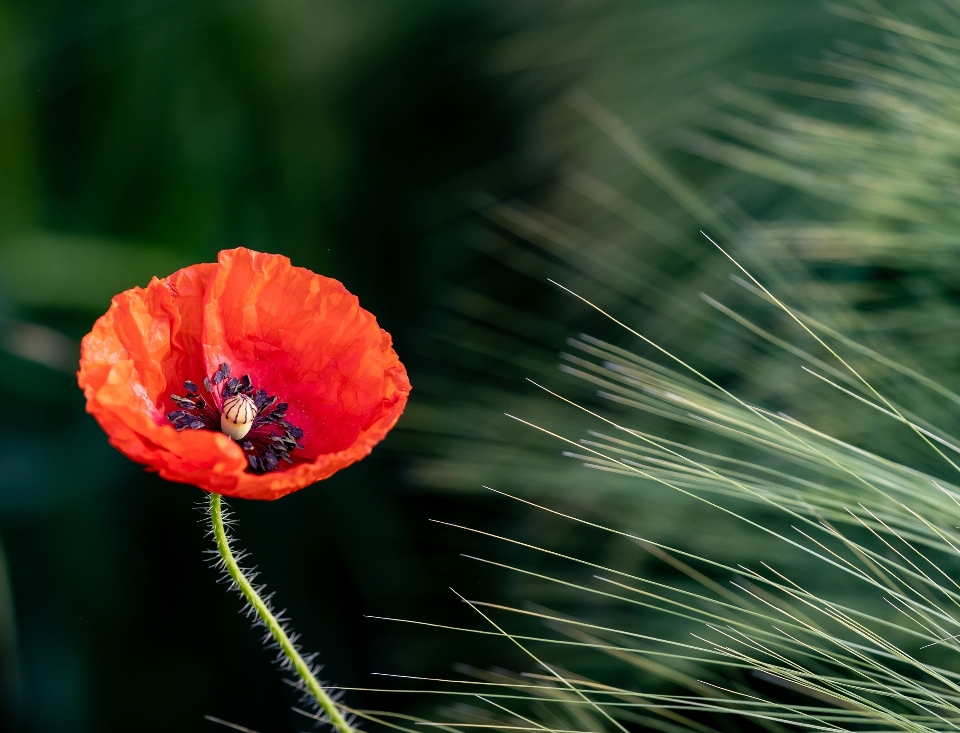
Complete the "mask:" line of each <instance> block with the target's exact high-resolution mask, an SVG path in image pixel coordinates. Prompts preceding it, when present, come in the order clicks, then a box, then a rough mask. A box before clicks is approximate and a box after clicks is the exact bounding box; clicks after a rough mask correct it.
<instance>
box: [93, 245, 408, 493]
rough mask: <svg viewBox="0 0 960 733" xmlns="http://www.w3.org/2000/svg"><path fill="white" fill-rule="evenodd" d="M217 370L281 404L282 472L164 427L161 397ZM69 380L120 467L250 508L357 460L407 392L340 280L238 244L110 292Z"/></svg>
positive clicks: (216, 440) (377, 334)
mask: <svg viewBox="0 0 960 733" xmlns="http://www.w3.org/2000/svg"><path fill="white" fill-rule="evenodd" d="M223 364H226V365H228V366H229V370H230V372H231V373H232V374H233V375H235V376H236V377H240V376H241V375H249V376H250V380H251V381H252V383H253V385H255V387H256V388H258V389H263V390H265V391H266V392H267V393H268V394H270V395H276V396H277V397H278V398H279V399H280V400H281V401H283V402H285V403H287V405H288V408H287V412H286V419H287V420H289V422H290V423H292V424H293V425H295V426H297V427H298V428H299V429H300V430H302V438H301V439H300V440H299V446H300V447H298V448H297V449H296V450H294V451H293V452H292V454H291V455H290V457H291V459H292V461H293V462H292V463H289V464H288V463H285V462H281V463H280V465H279V467H278V468H277V469H276V470H272V471H270V472H265V473H255V472H252V471H251V470H250V464H249V463H248V458H247V456H246V455H245V453H244V449H242V448H241V446H240V444H239V443H238V442H236V441H234V440H233V439H231V438H230V437H228V436H227V435H225V434H224V433H222V432H219V431H217V430H213V429H210V430H208V429H198V430H192V429H187V430H184V429H181V430H179V431H178V430H177V429H176V428H174V426H173V425H172V424H171V421H170V419H168V417H167V416H168V415H169V414H171V413H172V411H175V410H176V409H177V407H178V404H179V403H177V404H175V403H174V401H173V399H172V397H171V395H182V394H183V393H184V383H185V382H187V381H190V382H194V383H196V384H200V383H201V382H202V381H203V380H204V379H205V378H207V377H209V376H210V375H213V374H215V373H216V372H217V370H218V369H219V368H220V366H221V365H223ZM78 381H79V383H80V387H81V388H82V389H83V391H84V395H85V396H86V399H87V411H88V412H89V413H90V414H92V415H93V416H94V417H95V418H96V420H97V422H99V423H100V425H101V427H103V429H104V430H105V431H106V433H107V435H108V436H109V440H110V443H111V444H112V445H113V446H115V447H116V448H118V449H119V450H120V451H122V452H123V453H124V454H126V455H127V456H128V457H129V458H131V459H132V460H134V461H137V462H138V463H142V464H145V465H146V466H147V467H148V469H150V470H155V471H157V472H159V474H160V475H161V476H163V477H164V478H166V479H169V480H171V481H179V482H183V483H189V484H194V485H196V486H199V487H200V488H202V489H205V490H207V491H211V492H216V493H219V494H224V495H226V496H236V497H243V498H250V499H276V498H279V497H281V496H284V495H285V494H288V493H290V492H292V491H296V490H298V489H301V488H303V487H304V486H308V485H310V484H312V483H314V482H316V481H319V480H321V479H325V478H327V477H329V476H331V475H332V474H334V473H335V472H337V471H339V470H340V469H341V468H345V467H346V466H349V465H350V464H351V463H353V462H355V461H357V460H360V459H361V458H363V457H364V456H366V455H367V454H368V453H370V451H371V450H372V449H373V446H374V445H376V444H377V443H378V442H379V441H380V440H382V439H383V437H384V436H385V435H386V434H387V432H389V430H390V429H391V428H392V427H393V426H394V424H395V423H396V422H397V419H398V418H399V417H400V414H401V413H402V412H403V409H404V407H405V405H406V402H407V395H408V394H409V392H410V382H409V380H408V379H407V373H406V370H405V369H404V367H403V364H401V363H400V360H399V358H398V357H397V354H396V352H394V350H393V348H392V347H391V340H390V335H389V334H388V333H387V332H386V331H384V330H383V329H381V328H380V327H379V326H378V325H377V321H376V319H375V318H374V316H373V315H372V314H371V313H369V312H368V311H366V310H364V309H363V308H361V307H360V304H359V301H358V300H357V298H356V297H355V296H354V295H351V294H350V293H349V292H347V290H346V289H345V288H344V287H343V285H341V284H340V283H339V282H337V281H336V280H332V279H330V278H327V277H323V276H322V275H317V274H315V273H312V272H310V271H309V270H305V269H303V268H299V267H293V266H292V265H291V264H290V260H288V259H287V258H286V257H283V256H280V255H270V254H263V253H260V252H253V251H251V250H247V249H243V248H239V249H234V250H227V251H224V252H221V253H220V255H219V257H218V261H217V263H216V264H201V265H193V266H191V267H187V268H184V269H183V270H180V271H178V272H175V273H174V274H173V275H171V276H170V277H167V278H164V279H162V280H160V279H157V278H154V279H153V280H152V281H151V282H150V284H149V285H148V286H147V287H146V288H133V289H132V290H127V291H125V292H123V293H120V294H119V295H117V296H116V297H115V298H114V299H113V302H112V303H111V305H110V309H109V310H108V311H107V312H106V313H105V314H104V315H103V316H101V317H100V318H99V319H98V320H97V322H96V323H95V324H94V326H93V330H92V331H91V332H90V333H89V334H87V336H86V337H84V339H83V344H82V348H81V357H80V371H79V374H78ZM179 399H181V401H182V400H183V398H179ZM188 422H189V420H188Z"/></svg>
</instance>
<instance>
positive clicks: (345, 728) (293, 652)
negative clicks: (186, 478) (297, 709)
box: [210, 494, 354, 733]
mask: <svg viewBox="0 0 960 733" xmlns="http://www.w3.org/2000/svg"><path fill="white" fill-rule="evenodd" d="M210 523H211V524H212V525H213V535H214V538H215V539H216V542H217V551H218V552H219V553H220V557H221V558H222V559H223V563H224V565H225V566H226V569H227V573H229V575H230V578H231V579H232V580H233V582H234V583H236V585H237V587H238V588H239V589H240V592H241V593H243V597H244V598H246V599H247V601H248V602H249V603H250V605H251V606H252V607H253V609H254V611H255V612H256V614H257V616H258V617H259V619H260V620H261V621H263V624H264V626H266V627H267V630H268V631H269V632H270V635H271V636H273V638H274V640H276V642H277V644H278V645H279V646H280V650H281V651H282V652H283V655H284V656H285V657H286V658H287V659H288V660H289V662H290V664H291V666H292V667H293V669H294V671H296V673H297V675H298V676H299V677H300V679H301V680H302V681H303V684H304V685H306V687H307V689H308V690H309V691H310V694H311V695H313V697H314V699H315V700H316V701H317V704H319V705H320V707H321V708H322V709H323V712H324V713H326V715H327V717H328V718H329V719H330V722H331V723H332V724H333V725H334V726H335V727H336V728H337V730H338V731H339V732H340V733H354V730H353V728H351V727H350V724H349V723H347V720H346V718H344V717H343V713H341V712H340V709H339V708H338V707H337V705H336V703H335V702H334V701H333V700H332V699H331V698H330V696H329V695H328V694H327V693H326V691H325V690H324V689H323V685H321V684H320V682H319V680H317V678H316V677H315V676H314V675H313V672H311V671H310V665H308V664H307V663H306V661H305V660H304V658H303V657H302V656H300V652H298V651H297V648H296V646H294V644H293V642H292V641H291V640H290V637H289V636H287V633H286V632H285V631H284V630H283V627H282V626H281V625H280V622H279V621H277V618H276V617H275V616H274V615H273V613H272V612H271V611H270V608H269V607H268V606H267V604H266V603H265V602H264V600H263V599H262V598H261V597H260V596H259V595H258V594H257V591H256V590H255V589H254V587H253V585H251V583H250V581H249V580H248V579H247V577H246V576H245V575H244V574H243V571H242V570H241V569H240V566H239V565H238V564H237V560H236V558H235V557H234V556H233V552H232V551H231V549H230V541H229V539H228V538H227V530H226V527H225V526H224V523H223V502H222V499H221V497H220V495H219V494H210Z"/></svg>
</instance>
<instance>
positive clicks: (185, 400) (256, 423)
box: [167, 364, 303, 473]
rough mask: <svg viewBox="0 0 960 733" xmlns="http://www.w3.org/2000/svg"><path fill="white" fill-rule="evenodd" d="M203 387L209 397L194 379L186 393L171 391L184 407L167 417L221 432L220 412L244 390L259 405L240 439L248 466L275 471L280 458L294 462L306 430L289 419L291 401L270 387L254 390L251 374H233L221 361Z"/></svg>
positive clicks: (192, 427)
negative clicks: (279, 398) (268, 390)
mask: <svg viewBox="0 0 960 733" xmlns="http://www.w3.org/2000/svg"><path fill="white" fill-rule="evenodd" d="M203 387H204V389H205V390H206V392H207V395H208V396H209V397H210V399H209V400H207V399H204V398H203V397H202V396H201V395H200V388H199V387H197V385H196V384H195V383H193V382H191V381H190V380H187V381H186V382H184V383H183V388H184V389H185V390H186V392H187V394H186V397H181V396H180V395H175V394H172V395H170V399H172V400H173V402H174V404H175V405H176V406H177V407H178V408H180V409H178V410H174V411H173V412H168V413H167V420H169V421H170V424H171V425H173V427H175V428H176V429H177V430H188V429H189V430H216V431H217V432H220V412H221V410H222V409H223V403H224V401H225V400H228V399H230V398H231V397H233V396H234V395H238V394H243V395H246V396H247V397H249V398H250V399H252V400H253V404H254V405H255V406H256V408H257V416H256V417H255V418H254V420H253V425H252V426H251V428H250V432H249V433H247V434H246V435H245V436H244V437H243V439H242V440H239V441H237V444H238V445H239V446H240V447H241V448H242V449H243V452H244V453H245V454H246V456H247V470H248V471H249V472H250V473H269V472H270V471H275V470H276V469H277V467H278V466H279V465H280V461H286V462H287V463H293V459H292V458H291V457H290V454H291V453H292V452H293V451H294V450H296V449H297V448H299V449H301V450H303V446H302V445H301V444H300V440H301V438H303V431H302V430H301V429H300V428H298V427H297V426H296V425H292V424H291V423H289V422H287V420H286V414H287V409H288V405H287V403H286V402H277V398H276V396H273V395H268V394H267V393H266V390H262V389H258V390H256V391H254V389H253V383H252V382H251V380H250V375H249V374H244V375H243V376H242V377H241V378H240V379H237V378H236V377H231V376H230V367H229V366H228V365H227V364H221V365H220V368H219V369H217V371H215V372H214V373H213V376H212V377H210V378H207V379H204V380H203Z"/></svg>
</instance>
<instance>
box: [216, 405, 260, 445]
mask: <svg viewBox="0 0 960 733" xmlns="http://www.w3.org/2000/svg"><path fill="white" fill-rule="evenodd" d="M256 416H257V406H256V404H254V402H253V400H252V399H250V398H249V397H247V396H246V395H245V394H237V395H234V396H233V397H230V398H229V399H227V400H224V403H223V412H222V413H220V430H222V431H223V432H224V433H226V434H227V435H229V436H230V437H231V438H233V439H234V440H241V439H242V438H243V437H244V436H246V434H247V433H249V432H250V428H252V427H253V420H254V418H255V417H256Z"/></svg>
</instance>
